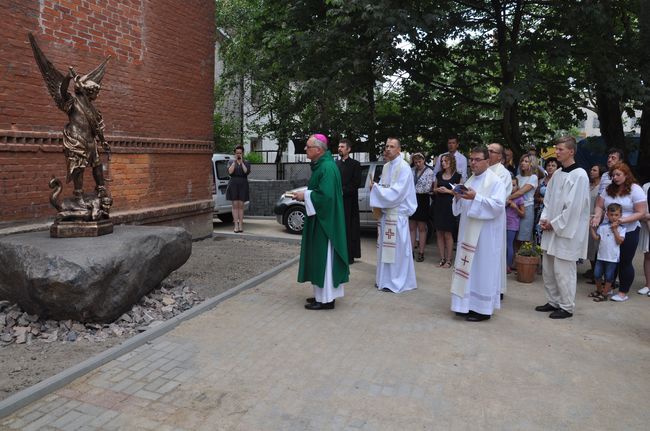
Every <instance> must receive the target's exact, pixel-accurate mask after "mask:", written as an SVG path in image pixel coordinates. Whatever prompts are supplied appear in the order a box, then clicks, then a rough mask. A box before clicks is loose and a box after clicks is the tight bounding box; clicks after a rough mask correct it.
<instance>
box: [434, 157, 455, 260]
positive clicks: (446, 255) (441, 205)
mask: <svg viewBox="0 0 650 431" xmlns="http://www.w3.org/2000/svg"><path fill="white" fill-rule="evenodd" d="M440 168H441V169H440V172H438V173H437V174H436V182H435V184H434V188H433V191H434V192H435V193H436V200H435V202H436V203H435V205H436V208H435V211H434V212H433V226H434V227H435V228H436V244H437V245H438V252H439V253H440V263H439V264H438V266H439V267H443V268H449V267H451V264H452V262H453V259H452V256H451V255H452V253H453V252H454V237H453V235H452V232H453V231H454V229H455V228H456V218H455V217H454V214H453V213H452V210H451V204H452V200H453V198H454V192H453V191H452V189H453V186H452V184H460V180H461V176H460V174H459V173H458V172H456V158H455V157H454V156H450V155H449V154H443V155H442V156H440Z"/></svg>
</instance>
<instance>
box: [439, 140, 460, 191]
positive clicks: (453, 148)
mask: <svg viewBox="0 0 650 431" xmlns="http://www.w3.org/2000/svg"><path fill="white" fill-rule="evenodd" d="M458 145H459V141H458V136H457V135H452V136H451V137H450V138H449V139H447V150H448V151H447V152H446V153H443V154H451V155H453V156H454V158H455V159H456V171H458V173H459V174H460V181H461V183H464V182H465V181H467V157H465V156H463V155H462V154H461V153H460V152H459V151H458ZM441 156H442V154H441ZM438 172H440V156H438V158H437V159H436V165H435V166H434V167H433V177H434V178H435V177H436V175H437V174H438Z"/></svg>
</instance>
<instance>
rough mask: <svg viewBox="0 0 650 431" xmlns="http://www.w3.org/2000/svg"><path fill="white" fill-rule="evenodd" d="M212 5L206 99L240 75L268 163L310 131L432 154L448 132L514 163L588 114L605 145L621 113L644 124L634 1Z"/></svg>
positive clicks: (312, 0) (364, 0)
mask: <svg viewBox="0 0 650 431" xmlns="http://www.w3.org/2000/svg"><path fill="white" fill-rule="evenodd" d="M216 2H217V8H216V10H217V16H216V20H217V26H218V27H219V28H221V29H224V30H225V31H226V32H227V33H228V34H229V38H228V40H226V41H225V42H224V46H223V52H222V57H223V59H224V61H225V65H226V70H225V75H224V79H223V81H222V82H221V83H220V88H222V90H223V91H221V92H220V93H218V94H221V95H223V94H227V91H226V90H227V89H228V88H235V87H237V86H239V85H241V83H242V77H244V78H245V86H246V90H249V92H250V93H252V94H254V99H255V100H254V103H253V106H254V108H255V112H254V114H258V115H260V116H264V117H265V118H267V119H268V121H264V122H260V123H259V124H258V125H256V126H255V127H254V129H255V131H256V132H258V133H259V134H260V135H264V136H269V137H272V138H276V139H277V140H278V141H279V142H280V149H281V151H282V150H284V149H285V148H286V145H287V143H288V141H289V139H292V138H294V137H299V138H303V139H304V138H305V137H306V136H307V135H308V134H310V133H313V132H316V131H318V132H321V133H325V134H327V135H329V136H330V137H332V138H333V141H334V143H335V142H336V141H337V140H338V139H339V138H340V137H341V136H345V137H347V138H350V139H352V140H354V141H356V143H357V145H355V149H359V150H364V149H365V150H367V151H370V152H371V153H376V154H378V153H379V147H380V146H381V143H382V142H383V141H384V140H385V138H386V137H388V136H398V137H400V138H401V140H402V143H403V146H404V147H405V149H406V150H408V151H423V152H426V153H439V152H441V151H443V150H444V149H445V143H446V140H447V137H448V136H449V134H451V133H458V134H460V135H461V149H467V148H469V147H470V146H472V145H474V144H478V143H486V142H494V141H496V142H501V143H503V144H505V145H506V146H508V147H510V148H512V149H513V150H514V152H515V155H516V156H518V155H519V154H520V153H521V152H522V151H523V148H527V147H529V146H531V145H534V146H536V147H538V148H540V147H546V146H547V145H548V144H549V142H550V141H551V140H552V139H553V137H555V136H556V135H557V134H558V131H561V130H571V129H572V128H573V127H574V126H575V125H576V123H577V119H580V118H581V117H582V116H583V114H582V113H581V111H580V110H579V107H580V106H586V105H587V104H588V103H592V105H593V106H595V107H596V108H597V109H598V112H599V114H600V116H601V117H602V118H610V119H612V121H608V122H603V121H601V124H602V129H603V130H604V131H607V133H608V135H607V136H605V134H604V137H605V138H606V141H607V142H608V145H609V146H611V143H610V142H611V139H614V138H616V137H617V136H618V135H619V133H618V132H617V130H618V129H621V130H622V125H621V124H620V112H621V109H629V108H631V107H633V106H637V107H639V106H640V105H642V104H645V103H648V105H647V110H648V112H649V115H650V91H649V90H648V89H646V88H645V87H643V83H644V82H646V83H647V82H648V81H650V79H647V76H650V72H648V70H650V67H649V66H648V65H650V60H649V59H650V54H644V55H640V52H641V51H644V50H645V45H642V44H641V43H640V39H639V37H640V36H639V21H638V20H639V16H640V15H639V14H640V12H639V10H640V3H639V1H638V0H616V1H614V0H602V1H565V2H549V1H547V0H463V1H460V0H436V1H433V0H423V1H415V0H405V1H397V0H374V1H372V0H346V1H342V0H325V1H322V0H318V1H317V0H306V1H295V0H289V1H280V0H217V1H216ZM646 15H650V13H648V12H647V11H646ZM646 27H649V28H650V26H648V25H646ZM647 34H650V31H648V32H647ZM646 38H647V39H648V40H650V36H647V37H646ZM641 47H643V50H642V49H641ZM645 51H647V50H645ZM642 71H645V74H646V75H645V76H646V79H641V78H640V76H641V75H642ZM645 85H647V84H645ZM247 94H248V93H247ZM617 116H618V118H619V122H618V123H616V121H614V120H615V119H616V118H617ZM649 127H650V126H649ZM621 133H622V132H621ZM648 140H649V141H650V138H648ZM360 142H362V143H363V144H361V145H359V143H360ZM364 147H365V148H364Z"/></svg>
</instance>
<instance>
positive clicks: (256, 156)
mask: <svg viewBox="0 0 650 431" xmlns="http://www.w3.org/2000/svg"><path fill="white" fill-rule="evenodd" d="M244 159H245V160H248V161H249V162H251V163H264V158H263V157H262V154H261V153H256V152H255V151H253V152H250V153H246V154H244Z"/></svg>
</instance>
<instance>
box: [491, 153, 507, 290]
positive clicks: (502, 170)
mask: <svg viewBox="0 0 650 431" xmlns="http://www.w3.org/2000/svg"><path fill="white" fill-rule="evenodd" d="M490 170H491V171H492V172H494V173H495V174H497V176H498V177H499V179H500V180H501V182H502V183H503V185H504V186H505V188H506V200H508V197H509V196H510V195H511V194H512V174H511V173H510V171H509V170H508V169H506V167H505V166H503V164H502V163H497V164H494V165H492V166H490ZM506 236H507V232H506V230H505V229H504V230H503V241H504V244H505V241H506ZM506 249H507V247H504V250H503V257H502V259H501V267H502V268H503V272H505V271H506V266H507V262H506V261H507V256H506V251H507V250H506ZM507 291H508V284H507V277H502V282H501V293H504V294H505V293H506V292H507Z"/></svg>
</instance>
